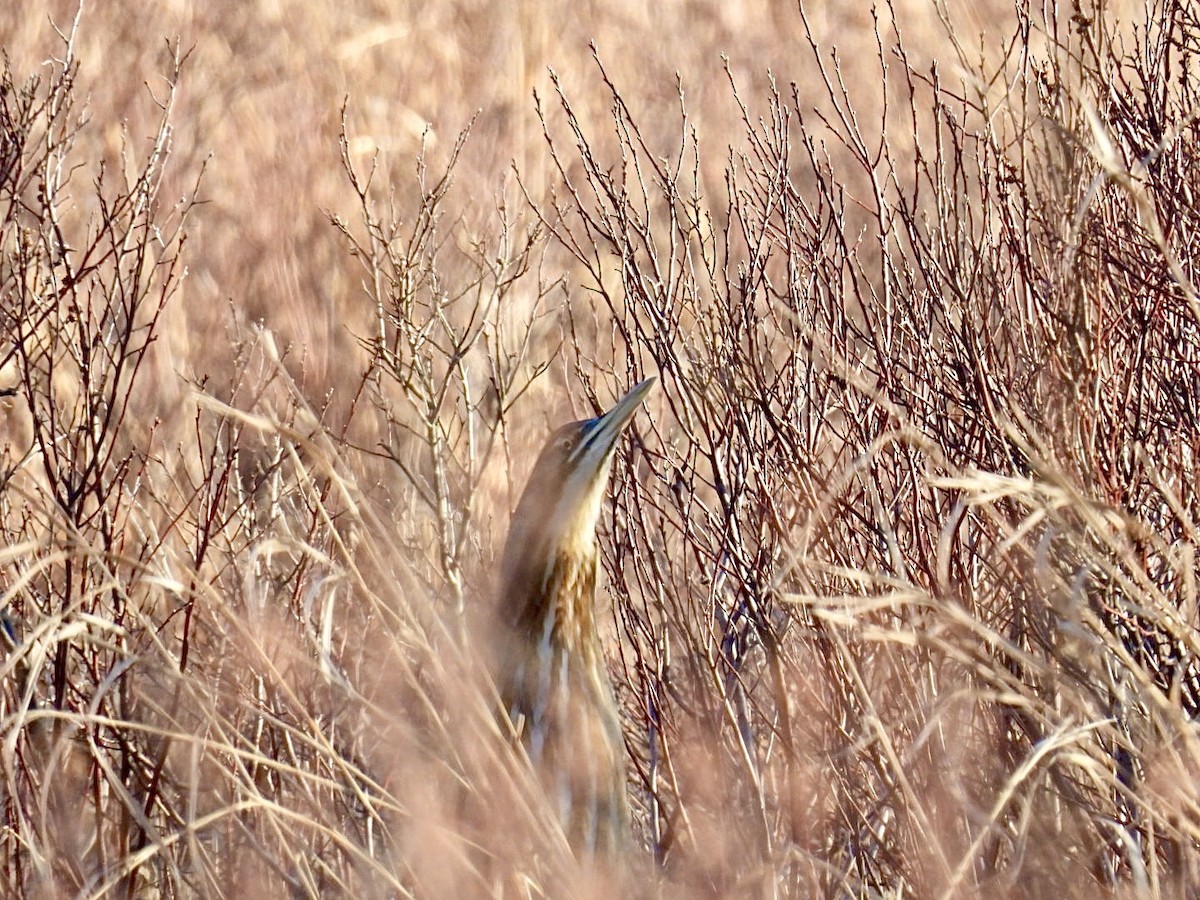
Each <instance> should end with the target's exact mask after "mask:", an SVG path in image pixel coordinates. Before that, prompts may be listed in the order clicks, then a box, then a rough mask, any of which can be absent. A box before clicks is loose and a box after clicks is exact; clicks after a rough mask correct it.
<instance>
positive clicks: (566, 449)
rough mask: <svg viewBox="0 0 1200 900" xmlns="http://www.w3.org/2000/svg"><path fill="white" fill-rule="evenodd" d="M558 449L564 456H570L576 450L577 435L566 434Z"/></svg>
mask: <svg viewBox="0 0 1200 900" xmlns="http://www.w3.org/2000/svg"><path fill="white" fill-rule="evenodd" d="M558 449H559V450H561V451H562V454H563V456H566V455H568V454H569V453H570V452H571V451H572V450H574V449H575V435H573V434H565V435H563V436H562V438H561V439H560V440H559V442H558Z"/></svg>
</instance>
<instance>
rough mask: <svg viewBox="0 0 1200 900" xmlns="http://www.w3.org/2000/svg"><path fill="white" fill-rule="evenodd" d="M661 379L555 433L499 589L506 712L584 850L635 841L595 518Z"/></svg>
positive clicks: (525, 498)
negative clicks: (605, 631) (626, 435)
mask: <svg viewBox="0 0 1200 900" xmlns="http://www.w3.org/2000/svg"><path fill="white" fill-rule="evenodd" d="M653 384H654V379H653V378H648V379H646V380H645V381H643V382H641V383H640V384H639V385H638V386H637V387H635V388H634V389H633V390H631V391H630V392H629V393H628V394H626V395H625V397H623V398H622V399H621V400H620V401H618V403H617V404H616V405H615V406H614V407H613V408H612V409H611V410H609V411H608V412H607V413H605V414H604V415H603V416H600V417H599V418H596V419H587V420H584V421H582V422H572V423H571V424H570V425H565V426H563V427H562V428H560V429H558V430H557V431H555V432H554V434H552V435H551V436H550V439H549V440H548V441H547V442H546V446H545V447H544V448H543V450H542V453H541V455H540V456H539V457H538V461H537V463H536V464H535V465H534V467H533V473H532V474H531V475H530V477H529V483H528V484H527V485H526V487H525V492H524V494H523V495H522V496H521V502H520V503H519V504H518V506H517V511H516V512H515V513H514V514H513V519H512V525H511V526H510V528H509V533H508V542H507V544H506V546H505V550H504V570H503V579H502V582H501V588H500V596H499V604H498V606H499V617H500V632H501V634H500V635H498V637H500V638H501V640H502V641H503V644H504V646H503V647H502V650H501V659H500V671H499V677H498V685H499V687H500V691H501V696H502V699H503V702H504V706H505V711H506V712H507V713H508V715H509V717H510V718H511V719H512V722H513V727H514V728H515V730H516V734H517V735H518V737H519V739H520V740H521V743H522V744H523V745H524V747H525V750H526V753H527V754H528V756H529V759H530V761H531V762H532V764H533V765H534V767H535V768H536V769H537V770H538V773H539V775H540V776H541V779H542V783H543V785H544V786H545V789H546V792H547V796H548V797H549V799H550V802H551V804H552V805H553V806H554V807H555V809H556V810H557V811H558V814H559V817H560V819H561V821H562V823H563V827H564V829H565V830H566V833H567V837H568V839H569V840H570V842H571V845H572V847H573V848H574V849H575V851H576V853H577V854H579V855H580V856H584V857H587V856H593V855H598V854H611V853H612V852H614V851H616V850H618V849H619V848H620V847H621V846H622V845H623V844H624V843H626V841H627V838H628V831H629V812H628V806H627V802H626V797H625V744H624V740H623V738H622V736H621V723H620V718H619V714H618V710H617V705H616V701H615V699H614V697H613V691H612V685H611V684H610V683H609V679H608V674H607V672H606V670H605V665H604V655H603V652H602V648H601V646H600V638H599V634H598V632H597V628H596V610H595V593H596V569H597V565H598V562H597V559H598V554H597V548H596V521H597V519H598V518H599V516H600V504H601V501H602V500H603V497H604V491H605V487H606V486H607V484H608V476H609V469H610V467H611V462H612V455H613V448H614V447H615V445H616V442H617V439H618V438H619V437H620V435H621V433H622V432H623V431H624V429H625V427H626V426H627V425H628V424H629V422H630V421H631V420H632V418H633V415H634V413H635V412H637V409H638V407H639V406H640V405H641V403H642V401H643V400H644V399H645V397H646V394H647V393H648V392H649V390H650V388H651V387H652V386H653Z"/></svg>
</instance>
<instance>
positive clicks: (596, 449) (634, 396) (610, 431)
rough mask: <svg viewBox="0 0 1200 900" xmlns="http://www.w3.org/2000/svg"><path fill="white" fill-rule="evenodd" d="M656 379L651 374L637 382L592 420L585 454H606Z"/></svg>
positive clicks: (585, 444) (604, 455)
mask: <svg viewBox="0 0 1200 900" xmlns="http://www.w3.org/2000/svg"><path fill="white" fill-rule="evenodd" d="M656 381H658V379H657V378H655V377H654V376H653V375H651V376H650V377H649V378H647V379H646V380H645V381H642V382H639V383H638V384H637V385H636V386H634V388H633V389H632V390H630V391H629V393H628V394H626V395H625V396H624V397H622V398H621V399H620V400H618V401H617V403H616V405H615V406H613V408H612V409H610V410H609V411H608V412H606V413H605V414H604V415H602V416H600V417H599V418H598V419H593V420H592V427H591V428H590V429H589V433H588V436H587V439H586V440H585V441H584V446H585V447H586V448H587V449H586V453H587V455H589V456H599V457H601V458H603V457H606V456H607V455H608V453H609V451H611V450H612V448H613V445H614V444H616V442H617V438H618V437H620V436H621V432H622V431H624V430H625V428H626V426H628V425H629V423H630V422H631V421H633V416H634V413H636V412H637V411H638V407H640V406H641V405H642V401H643V400H645V399H646V396H647V395H648V394H649V393H650V390H651V388H653V387H654V383H655V382H656ZM581 449H582V448H581Z"/></svg>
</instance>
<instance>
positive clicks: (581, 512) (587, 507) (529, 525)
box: [504, 377, 655, 581]
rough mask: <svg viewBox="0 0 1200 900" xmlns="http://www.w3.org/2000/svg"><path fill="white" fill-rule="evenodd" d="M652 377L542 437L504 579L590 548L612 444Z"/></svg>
mask: <svg viewBox="0 0 1200 900" xmlns="http://www.w3.org/2000/svg"><path fill="white" fill-rule="evenodd" d="M654 382H655V379H654V378H653V377H651V378H647V379H646V380H645V381H643V382H641V383H640V384H638V385H637V386H636V387H634V388H633V389H632V390H631V391H630V392H629V393H628V394H626V395H625V396H624V397H622V398H621V399H620V400H619V401H617V403H616V405H615V406H613V408H612V409H610V410H609V411H608V412H606V413H604V415H602V416H599V417H597V418H595V419H584V420H583V421H581V422H572V423H571V424H569V425H564V426H563V427H562V428H559V429H558V430H556V431H555V432H554V433H553V434H552V435H551V436H550V439H549V440H548V441H546V445H545V447H544V448H543V449H542V452H541V455H540V456H539V457H538V460H537V463H536V464H534V467H533V472H532V474H530V476H529V482H528V484H527V485H526V487H525V492H524V494H522V495H521V502H520V503H519V504H518V506H517V511H516V512H515V513H514V514H513V520H512V526H511V528H510V529H509V533H508V543H507V545H506V547H505V552H504V563H505V572H506V577H507V579H508V580H509V581H512V580H513V579H515V578H524V579H528V578H529V577H530V576H532V575H534V573H535V572H537V570H538V569H539V568H541V567H544V566H546V565H549V564H552V562H553V560H554V559H555V557H556V556H559V555H562V554H579V555H581V556H588V555H594V554H595V552H596V551H595V535H596V520H597V519H598V518H599V517H600V503H601V500H602V499H603V497H604V489H605V486H606V484H607V483H608V473H609V469H610V467H611V463H612V456H613V448H614V447H615V446H616V443H617V438H619V437H620V436H621V433H622V432H623V431H624V430H625V428H626V426H628V425H629V423H630V421H632V419H633V416H634V413H636V412H637V410H638V407H639V406H641V404H642V401H643V400H645V399H646V395H647V394H648V393H649V392H650V389H651V388H652V387H653V386H654Z"/></svg>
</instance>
